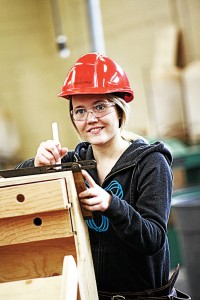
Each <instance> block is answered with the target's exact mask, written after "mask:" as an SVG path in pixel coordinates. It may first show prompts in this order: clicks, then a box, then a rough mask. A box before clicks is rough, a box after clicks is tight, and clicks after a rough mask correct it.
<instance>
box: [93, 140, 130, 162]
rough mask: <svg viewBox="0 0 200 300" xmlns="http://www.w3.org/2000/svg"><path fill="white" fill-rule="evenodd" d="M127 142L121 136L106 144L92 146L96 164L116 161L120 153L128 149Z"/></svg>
mask: <svg viewBox="0 0 200 300" xmlns="http://www.w3.org/2000/svg"><path fill="white" fill-rule="evenodd" d="M128 146H129V142H128V141H126V140H124V139H123V138H122V137H121V136H120V137H117V138H113V139H111V140H110V141H109V142H108V143H107V144H104V145H103V146H102V145H92V149H93V154H94V158H95V160H96V162H97V163H98V162H101V161H105V160H110V159H112V160H117V159H118V158H119V157H120V156H121V155H122V153H123V152H124V151H125V150H126V149H127V148H128Z"/></svg>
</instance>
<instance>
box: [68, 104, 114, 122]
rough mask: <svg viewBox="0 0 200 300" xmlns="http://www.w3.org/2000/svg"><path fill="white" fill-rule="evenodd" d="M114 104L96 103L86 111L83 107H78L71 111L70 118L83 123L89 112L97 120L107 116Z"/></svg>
mask: <svg viewBox="0 0 200 300" xmlns="http://www.w3.org/2000/svg"><path fill="white" fill-rule="evenodd" d="M114 105H115V103H112V102H98V103H97V104H94V105H93V106H91V107H88V109H86V108H84V107H78V108H75V109H74V110H72V111H71V114H72V117H73V119H74V121H85V120H86V119H87V116H88V114H89V112H91V113H93V115H94V116H95V117H97V118H101V117H104V116H105V115H107V114H109V113H110V112H111V111H112V110H111V107H112V106H114Z"/></svg>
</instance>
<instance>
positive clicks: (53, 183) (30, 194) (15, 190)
mask: <svg viewBox="0 0 200 300" xmlns="http://www.w3.org/2000/svg"><path fill="white" fill-rule="evenodd" d="M68 206H69V204H68V197H67V190H66V182H65V178H61V179H57V180H49V181H41V182H33V183H27V184H22V185H13V186H9V187H4V188H0V218H8V217H14V216H22V215H27V214H33V213H37V212H46V211H54V210H61V209H66V208H67V207H68Z"/></svg>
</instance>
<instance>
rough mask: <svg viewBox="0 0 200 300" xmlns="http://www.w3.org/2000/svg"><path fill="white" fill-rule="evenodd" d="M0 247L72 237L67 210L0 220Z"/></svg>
mask: <svg viewBox="0 0 200 300" xmlns="http://www.w3.org/2000/svg"><path fill="white" fill-rule="evenodd" d="M0 228H1V235H0V246H4V245H13V244H19V243H27V242H32V241H40V240H47V239H54V238H61V237H69V236H72V235H73V232H72V228H71V220H70V214H69V210H63V211H55V212H47V213H39V214H33V215H27V216H21V217H14V218H5V219H0Z"/></svg>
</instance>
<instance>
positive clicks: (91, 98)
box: [18, 53, 174, 299]
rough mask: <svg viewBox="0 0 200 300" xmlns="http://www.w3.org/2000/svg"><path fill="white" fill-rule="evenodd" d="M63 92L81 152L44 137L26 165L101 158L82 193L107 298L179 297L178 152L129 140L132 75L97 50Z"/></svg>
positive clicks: (71, 75)
mask: <svg viewBox="0 0 200 300" xmlns="http://www.w3.org/2000/svg"><path fill="white" fill-rule="evenodd" d="M59 96H61V97H64V98H65V99H67V100H68V101H69V110H70V116H71V120H72V123H73V125H74V127H75V129H76V131H77V132H78V133H79V135H80V137H81V138H82V140H83V142H80V143H79V144H78V145H77V146H76V148H75V150H74V151H68V149H67V148H65V147H61V145H60V144H59V143H56V142H55V141H53V140H49V141H46V142H43V143H41V144H40V146H39V148H38V150H37V154H36V156H35V158H34V159H30V160H28V161H26V162H24V163H22V164H21V165H20V166H18V167H28V166H42V165H50V164H55V163H56V162H58V161H59V160H60V159H62V162H69V161H76V160H87V159H88V160H90V159H95V160H96V163H97V168H96V170H90V171H88V172H86V171H83V176H84V178H85V180H86V183H87V186H88V189H87V190H86V191H84V192H82V193H81V194H80V195H79V196H80V198H81V201H82V203H83V205H84V206H85V207H86V208H87V209H88V210H91V211H93V216H94V218H93V219H92V220H87V225H88V229H89V235H90V242H91V249H92V255H93V262H94V268H95V274H96V281H97V287H98V291H99V297H100V299H136V297H137V296H138V295H139V296H140V297H141V298H140V299H147V298H148V297H149V296H152V295H154V296H167V295H169V294H173V291H174V289H173V285H174V281H173V280H172V281H170V282H169V283H168V280H169V279H168V277H169V266H170V259H169V247H168V240H167V222H168V217H169V212H170V203H171V196H172V180H173V179H172V172H171V167H170V166H171V162H172V157H171V154H170V152H169V150H168V149H167V148H166V147H165V146H164V144H163V143H162V142H156V143H154V144H148V143H147V142H146V141H145V140H144V139H142V138H138V139H134V140H133V139H130V140H127V139H125V138H124V137H123V135H122V126H123V125H124V123H125V121H126V117H127V113H128V104H127V103H128V102H130V101H131V100H132V99H133V91H132V90H131V88H130V85H129V82H128V79H127V76H126V74H125V73H124V71H123V70H122V68H121V67H120V66H119V65H118V64H116V63H115V62H114V61H113V60H111V59H109V58H108V57H106V56H104V55H101V54H98V53H89V54H86V55H84V56H82V57H81V58H80V59H79V60H78V61H77V62H76V63H75V65H74V66H73V67H72V69H71V70H70V72H69V74H68V75H67V77H66V79H65V83H64V86H63V88H62V91H61V93H60V94H59ZM116 295H118V298H117V296H116ZM115 296H116V297H115ZM155 299H156V298H155ZM167 299H168V298H167ZM170 299H172V298H170Z"/></svg>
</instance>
